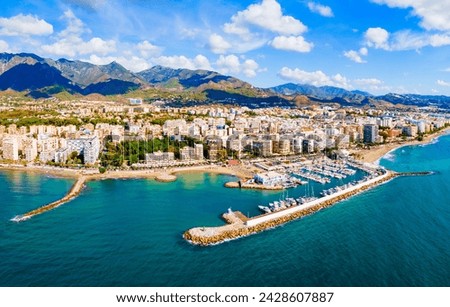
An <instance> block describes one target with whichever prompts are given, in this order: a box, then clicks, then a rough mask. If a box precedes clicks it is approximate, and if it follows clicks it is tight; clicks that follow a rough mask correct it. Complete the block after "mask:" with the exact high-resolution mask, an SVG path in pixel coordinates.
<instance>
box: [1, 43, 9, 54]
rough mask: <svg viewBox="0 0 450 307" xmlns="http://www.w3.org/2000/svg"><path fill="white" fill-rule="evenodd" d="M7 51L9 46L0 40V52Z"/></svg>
mask: <svg viewBox="0 0 450 307" xmlns="http://www.w3.org/2000/svg"><path fill="white" fill-rule="evenodd" d="M8 50H9V45H8V43H7V42H5V41H3V40H0V52H7V51H8Z"/></svg>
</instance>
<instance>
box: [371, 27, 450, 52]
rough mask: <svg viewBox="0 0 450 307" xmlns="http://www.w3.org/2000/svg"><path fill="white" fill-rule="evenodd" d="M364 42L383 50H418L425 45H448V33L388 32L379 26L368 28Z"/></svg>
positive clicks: (449, 38) (449, 42)
mask: <svg viewBox="0 0 450 307" xmlns="http://www.w3.org/2000/svg"><path fill="white" fill-rule="evenodd" d="M365 37H366V44H367V46H369V47H375V48H381V49H384V50H390V51H398V50H414V49H416V50H419V49H421V48H423V47H426V46H431V47H442V46H448V45H450V34H446V33H440V34H431V35H430V34H428V33H416V32H412V31H410V30H402V31H397V32H395V33H392V34H390V33H388V32H387V31H386V30H384V29H381V28H370V29H368V30H367V32H366V35H365Z"/></svg>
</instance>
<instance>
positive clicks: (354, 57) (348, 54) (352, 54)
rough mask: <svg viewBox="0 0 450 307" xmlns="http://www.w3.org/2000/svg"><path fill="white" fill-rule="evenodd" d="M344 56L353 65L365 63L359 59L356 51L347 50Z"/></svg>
mask: <svg viewBox="0 0 450 307" xmlns="http://www.w3.org/2000/svg"><path fill="white" fill-rule="evenodd" d="M344 56H345V57H347V58H349V59H350V60H352V61H353V62H355V63H365V61H364V60H363V59H362V58H361V56H360V55H359V53H358V51H355V50H349V51H345V52H344Z"/></svg>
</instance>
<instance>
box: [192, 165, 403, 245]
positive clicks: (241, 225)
mask: <svg viewBox="0 0 450 307" xmlns="http://www.w3.org/2000/svg"><path fill="white" fill-rule="evenodd" d="M396 176H397V175H396V173H395V172H391V171H384V172H383V173H382V174H379V175H378V176H376V177H374V178H371V179H369V180H366V181H364V182H362V183H358V184H356V185H354V186H351V187H349V188H347V189H344V190H341V191H338V192H336V193H334V194H332V195H327V196H324V197H322V198H317V199H314V200H311V201H309V202H306V203H304V204H299V203H297V202H296V204H293V202H292V200H291V205H292V206H291V207H285V208H281V209H280V210H277V211H275V212H270V213H269V212H268V213H265V214H262V215H260V216H256V217H253V218H250V219H247V220H246V221H245V222H244V221H242V220H241V219H239V218H238V217H237V215H236V214H235V213H234V212H233V211H231V210H228V212H226V213H225V214H224V215H223V218H224V219H225V220H226V221H227V222H228V224H227V225H224V226H219V227H195V228H191V229H189V230H187V231H186V232H185V233H184V234H183V237H184V238H185V239H186V240H187V241H189V242H190V243H192V244H195V245H203V246H207V245H216V244H219V243H223V242H226V241H229V240H232V239H237V238H240V237H244V236H248V235H251V234H256V233H258V232H261V231H264V230H266V229H270V228H273V227H276V226H279V225H282V224H284V223H287V222H290V221H292V220H296V219H299V218H301V217H303V216H306V215H309V214H312V213H314V212H317V211H319V210H321V209H323V208H326V207H329V206H332V205H334V204H335V203H337V202H340V201H342V200H344V199H347V198H349V197H351V196H353V195H356V194H358V193H361V192H363V191H365V190H367V189H369V188H372V187H374V186H377V185H380V184H382V183H384V182H386V181H389V180H391V179H392V178H394V177H396ZM288 203H289V201H288ZM230 221H232V222H231V223H229V222H230Z"/></svg>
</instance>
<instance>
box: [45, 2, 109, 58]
mask: <svg viewBox="0 0 450 307" xmlns="http://www.w3.org/2000/svg"><path fill="white" fill-rule="evenodd" d="M62 18H63V19H65V20H66V21H67V27H66V28H65V29H64V30H63V31H61V32H60V33H58V35H57V41H56V42H55V43H53V44H46V45H43V46H42V50H43V51H44V52H46V53H49V54H54V55H58V56H68V57H72V58H73V57H75V56H77V55H85V54H96V55H102V56H105V55H107V54H109V53H111V52H114V51H116V42H115V41H113V40H103V39H101V38H99V37H93V38H91V39H90V40H87V41H85V40H83V39H82V37H81V36H82V34H83V33H85V32H89V31H88V30H87V29H86V27H85V25H84V24H83V22H82V21H81V20H80V19H78V18H77V17H76V16H75V15H74V14H73V12H72V11H71V10H67V11H65V12H64V15H63V16H62Z"/></svg>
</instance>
